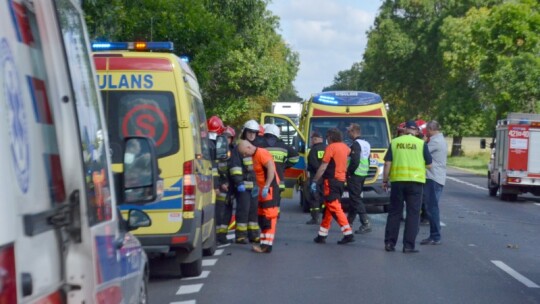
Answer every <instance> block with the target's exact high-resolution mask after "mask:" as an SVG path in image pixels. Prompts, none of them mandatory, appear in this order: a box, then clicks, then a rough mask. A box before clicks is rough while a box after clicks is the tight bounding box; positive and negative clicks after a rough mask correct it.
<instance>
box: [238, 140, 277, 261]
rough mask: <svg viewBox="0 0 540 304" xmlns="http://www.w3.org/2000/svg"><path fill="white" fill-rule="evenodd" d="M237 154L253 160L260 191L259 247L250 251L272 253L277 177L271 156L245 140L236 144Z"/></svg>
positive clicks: (254, 247) (274, 232) (258, 196)
mask: <svg viewBox="0 0 540 304" xmlns="http://www.w3.org/2000/svg"><path fill="white" fill-rule="evenodd" d="M238 152H239V154H240V155H241V156H242V157H244V158H246V157H250V158H252V159H253V170H254V172H255V175H256V183H257V186H258V187H259V189H260V191H259V193H258V195H257V199H258V208H257V215H258V222H259V226H260V227H261V237H260V239H261V241H260V243H261V244H260V246H259V245H254V246H253V248H252V250H253V251H254V252H257V253H270V252H272V245H273V243H274V237H275V234H276V224H277V218H278V207H277V201H276V200H275V199H274V198H275V197H274V193H275V189H278V186H277V185H278V183H279V177H278V176H277V174H276V165H275V163H274V160H273V157H272V155H271V154H270V153H269V152H268V151H267V150H265V149H264V148H258V147H255V146H254V145H253V144H251V143H250V142H248V141H247V140H242V141H240V143H239V144H238Z"/></svg>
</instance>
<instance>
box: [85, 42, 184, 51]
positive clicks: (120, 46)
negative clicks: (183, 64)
mask: <svg viewBox="0 0 540 304" xmlns="http://www.w3.org/2000/svg"><path fill="white" fill-rule="evenodd" d="M92 51H94V52H99V51H174V44H173V43H172V42H170V41H165V42H154V41H151V42H144V41H141V42H93V43H92Z"/></svg>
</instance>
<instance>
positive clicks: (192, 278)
mask: <svg viewBox="0 0 540 304" xmlns="http://www.w3.org/2000/svg"><path fill="white" fill-rule="evenodd" d="M209 274H210V270H203V272H201V274H200V275H199V276H198V277H191V278H181V279H180V280H181V281H188V280H198V279H206V278H208V275H209Z"/></svg>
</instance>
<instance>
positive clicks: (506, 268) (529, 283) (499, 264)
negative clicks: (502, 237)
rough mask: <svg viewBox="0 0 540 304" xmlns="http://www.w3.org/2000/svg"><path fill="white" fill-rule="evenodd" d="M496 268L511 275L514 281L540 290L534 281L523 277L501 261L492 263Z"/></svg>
mask: <svg viewBox="0 0 540 304" xmlns="http://www.w3.org/2000/svg"><path fill="white" fill-rule="evenodd" d="M491 262H492V263H493V264H495V266H497V267H499V268H500V269H502V270H503V271H504V272H506V273H508V274H509V275H511V276H512V277H513V278H514V279H516V280H518V281H520V282H521V283H523V284H525V286H527V287H529V288H540V286H538V285H536V283H534V282H533V281H531V280H529V279H527V278H526V277H524V276H523V275H521V274H520V273H519V272H517V271H515V270H514V269H512V268H510V266H508V265H506V264H505V263H503V262H501V261H491Z"/></svg>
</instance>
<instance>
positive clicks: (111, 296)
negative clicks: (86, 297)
mask: <svg viewBox="0 0 540 304" xmlns="http://www.w3.org/2000/svg"><path fill="white" fill-rule="evenodd" d="M96 297H97V302H98V304H119V303H122V298H123V296H122V288H120V286H111V287H108V288H106V289H104V290H101V291H98V293H97V294H96Z"/></svg>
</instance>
